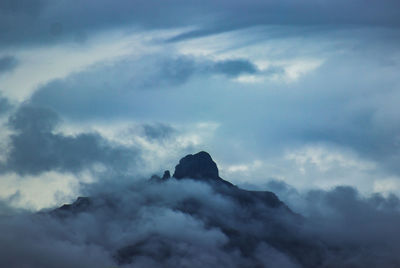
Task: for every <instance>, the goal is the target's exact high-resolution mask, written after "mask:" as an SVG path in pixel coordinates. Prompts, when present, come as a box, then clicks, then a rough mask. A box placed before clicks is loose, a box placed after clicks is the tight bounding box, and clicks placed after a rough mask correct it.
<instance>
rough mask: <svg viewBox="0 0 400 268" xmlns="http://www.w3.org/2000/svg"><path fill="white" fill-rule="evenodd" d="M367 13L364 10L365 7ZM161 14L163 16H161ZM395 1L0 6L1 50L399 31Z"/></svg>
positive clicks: (174, 0)
mask: <svg viewBox="0 0 400 268" xmlns="http://www.w3.org/2000/svg"><path fill="white" fill-rule="evenodd" d="M366 6H367V7H368V8H365V7H366ZM161 10H162V12H161ZM398 10H399V4H398V1H393V0H384V1H379V2H376V1H367V2H365V1H361V0H357V1H352V2H348V1H344V0H341V1H335V2H326V1H325V2H323V3H321V2H320V1H316V0H307V1H303V2H302V3H301V4H300V3H294V2H293V1H288V0H284V1H279V2H277V1H256V0H252V1H239V0H235V1H226V0H224V1H218V2H215V1H211V0H208V1H203V2H202V3H201V4H200V3H198V2H196V1H182V0H171V1H166V2H164V1H163V2H160V1H140V0H136V1H118V2H117V3H116V2H113V1H109V0H101V1H85V2H84V3H81V2H77V1H58V2H57V3H54V1H49V0H35V1H25V0H19V1H10V0H5V1H2V4H1V6H0V14H1V16H0V40H2V41H1V43H0V45H1V46H10V45H23V44H40V45H45V44H48V43H49V42H56V41H62V40H75V41H84V40H85V39H86V37H87V36H88V35H89V36H90V35H91V34H93V33H98V32H100V31H104V30H109V29H118V28H131V27H135V28H137V27H139V28H142V29H166V28H171V27H186V26H199V27H200V29H199V30H192V31H189V32H186V33H184V34H181V35H178V36H176V37H174V38H173V39H172V40H175V41H177V40H183V39H188V38H193V37H199V36H204V35H210V34H215V33H220V32H225V31H231V30H236V29H241V28H245V27H251V26H257V25H303V26H304V25H310V26H321V25H322V26H329V25H336V26H337V27H347V26H348V25H358V26H383V27H393V28H398V27H399V25H400V22H399V19H398V18H399V17H400V16H399V11H398Z"/></svg>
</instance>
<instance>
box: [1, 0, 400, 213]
mask: <svg viewBox="0 0 400 268" xmlns="http://www.w3.org/2000/svg"><path fill="white" fill-rule="evenodd" d="M399 67H400V3H399V1H397V0H381V1H373V0H353V1H347V0H346V1H345V0H339V1H321V0H306V1H301V2H298V1H290V0H281V1H269V0H268V1H258V0H250V1H241V0H240V1H239V0H234V1H232V0H230V1H225V0H223V1H214V0H206V1H191V0H189V1H183V0H171V1H148V0H147V1H140V0H134V1H131V0H130V1H123V0H121V1H108V0H100V1H99V0H96V1H94V0H93V1H92V0H89V1H71V0H68V1H66V0H65V1H64V0H61V1H50V0H18V1H15V0H2V1H0V93H1V96H0V123H1V129H2V130H1V132H0V161H1V162H0V197H1V198H2V199H4V200H7V202H10V203H11V204H12V205H13V206H19V207H21V206H22V207H26V208H30V209H34V210H35V209H40V208H43V207H49V206H54V205H59V204H62V203H63V202H66V201H70V200H72V199H74V198H75V197H76V196H77V195H78V194H79V192H80V183H83V182H84V183H88V182H94V181H98V180H102V179H104V180H107V179H111V178H112V179H115V178H116V177H124V178H125V177H126V178H133V177H138V176H139V177H140V176H148V175H151V174H153V173H157V174H160V173H161V172H162V171H163V170H165V169H171V170H173V168H174V166H175V165H176V163H177V162H178V160H179V159H180V158H181V157H182V156H184V155H185V154H188V153H195V152H197V151H200V150H206V151H208V152H209V153H210V154H211V155H212V156H213V158H214V159H215V161H216V162H217V164H218V166H219V167H220V173H221V177H223V178H225V179H226V180H229V181H232V182H233V183H234V184H238V185H241V186H243V187H247V188H252V189H267V188H268V185H269V184H268V183H269V182H270V181H281V182H284V183H286V184H288V185H292V186H294V187H296V188H297V189H300V190H308V189H324V190H329V189H332V188H333V187H335V186H339V185H348V186H353V187H355V188H357V189H358V190H359V191H360V192H361V193H362V194H365V195H369V194H371V193H374V192H380V193H383V194H389V193H394V194H397V195H398V194H400V165H399V163H400V120H399V118H400V109H399V106H398V105H399V103H400V76H399ZM115 174H118V176H115Z"/></svg>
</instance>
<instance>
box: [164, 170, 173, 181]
mask: <svg viewBox="0 0 400 268" xmlns="http://www.w3.org/2000/svg"><path fill="white" fill-rule="evenodd" d="M169 178H171V173H169V170H166V171H164V175H163V176H162V179H163V180H168V179H169Z"/></svg>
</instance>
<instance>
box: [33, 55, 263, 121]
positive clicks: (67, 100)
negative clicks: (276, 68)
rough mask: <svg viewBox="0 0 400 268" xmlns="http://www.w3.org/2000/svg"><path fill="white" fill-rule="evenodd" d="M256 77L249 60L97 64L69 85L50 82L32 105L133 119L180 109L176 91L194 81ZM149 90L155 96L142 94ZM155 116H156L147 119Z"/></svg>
mask: <svg viewBox="0 0 400 268" xmlns="http://www.w3.org/2000/svg"><path fill="white" fill-rule="evenodd" d="M256 72H258V69H257V67H256V66H255V65H254V63H252V62H251V61H249V60H245V59H226V60H220V61H218V60H216V61H212V60H210V59H204V58H199V59H197V58H194V57H190V56H183V55H177V56H165V55H163V54H161V55H150V56H149V55H148V56H144V57H141V58H139V59H137V58H126V59H122V60H119V61H116V62H112V63H105V64H99V65H96V66H93V67H92V68H89V69H88V70H86V71H83V72H79V73H76V74H72V75H70V76H68V77H67V78H65V79H56V80H53V81H50V82H49V83H47V84H45V85H43V86H41V87H39V88H38V89H37V90H36V91H35V92H34V94H33V95H32V97H31V99H30V102H31V103H32V104H34V105H38V106H44V107H49V108H51V109H53V110H55V111H57V112H58V113H60V114H62V115H63V116H69V117H76V118H82V117H83V118H85V117H89V118H90V117H98V116H100V117H101V118H105V117H110V116H111V117H112V116H121V115H123V116H127V115H132V116H134V115H135V114H136V115H138V114H139V113H143V111H144V110H147V109H149V108H151V106H152V105H154V104H158V105H159V109H158V110H160V109H162V110H163V111H164V112H168V110H169V109H168V104H171V105H175V106H176V102H177V101H179V99H178V98H179V95H180V94H179V93H178V92H176V90H179V89H182V88H183V87H184V86H185V85H186V84H187V83H189V82H190V80H196V79H197V78H205V79H207V78H209V77H210V76H213V75H216V76H220V75H222V76H223V77H222V79H225V78H235V77H237V76H239V75H242V74H254V73H256ZM99 77H101V78H100V79H99ZM116 77H118V79H115V78H116ZM150 90H153V91H154V92H151V93H146V92H143V91H150ZM161 90H170V91H175V92H174V93H172V94H168V95H166V96H164V97H165V98H168V97H169V98H173V99H172V101H173V102H174V103H172V102H171V103H168V101H167V100H164V101H162V100H161V99H160V98H159V97H160V96H159V92H160V91H161ZM141 96H147V98H149V97H150V96H151V98H152V99H153V103H150V104H147V105H145V104H144V103H143V102H140V103H135V102H136V101H135V100H138V98H139V97H141ZM133 103H135V104H133ZM181 105H184V103H182V104H181ZM71 107H74V108H73V109H71ZM154 112H157V111H155V110H153V112H149V113H146V114H151V113H154Z"/></svg>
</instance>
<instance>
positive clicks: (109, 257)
mask: <svg viewBox="0 0 400 268" xmlns="http://www.w3.org/2000/svg"><path fill="white" fill-rule="evenodd" d="M270 186H271V188H272V189H277V190H279V192H280V193H281V195H282V196H281V197H282V198H283V199H288V200H290V198H292V200H294V197H295V199H296V202H297V203H298V205H297V206H296V207H297V208H298V210H299V211H301V212H302V213H303V215H304V217H302V216H299V215H295V214H291V213H289V214H288V212H287V211H286V210H281V209H273V208H269V207H268V206H265V204H262V203H259V204H253V205H251V206H243V204H241V203H240V202H238V201H237V200H235V197H234V196H225V195H224V194H221V193H217V192H215V191H214V188H212V187H211V186H209V185H208V184H205V183H201V182H197V181H192V180H180V181H177V180H174V179H171V180H168V181H166V182H162V183H159V182H149V181H144V180H136V181H135V182H130V183H128V184H125V183H123V184H121V183H120V184H118V183H115V182H114V183H113V182H110V181H109V182H107V183H101V184H95V185H93V184H92V185H88V187H87V188H86V190H84V192H85V194H87V195H89V196H91V197H90V199H80V200H78V201H77V202H75V206H76V209H75V210H74V211H75V212H73V213H71V212H69V211H57V213H55V212H51V213H48V212H41V213H36V214H30V213H21V212H20V213H17V214H16V215H13V216H10V215H8V216H2V217H1V219H0V229H1V232H0V247H1V248H2V250H1V258H0V264H1V265H2V266H8V267H25V266H35V267H36V266H40V267H55V266H56V267H71V266H77V267H94V266H95V267H110V266H117V267H159V266H160V265H162V266H163V267H187V266H190V267H204V266H208V267H218V266H229V267H285V268H286V267H397V266H398V265H399V264H400V259H399V257H398V254H397V252H398V250H399V246H398V243H397V241H398V239H399V238H400V232H399V231H398V228H397V226H398V224H399V223H400V212H399V209H400V202H399V199H398V198H397V197H395V196H389V197H383V196H381V195H373V196H371V197H368V198H365V197H362V196H360V195H359V194H358V193H357V190H355V189H354V188H349V187H338V188H335V189H333V190H330V191H322V190H316V191H310V192H307V193H305V194H298V193H297V192H296V190H295V189H293V188H290V187H289V186H287V185H281V184H280V183H275V184H270ZM294 195H295V196H294ZM289 203H290V201H289ZM299 204H301V205H299ZM300 207H301V208H300ZM8 214H10V213H8ZM11 234H12V235H11ZM22 256H23V257H22Z"/></svg>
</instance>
